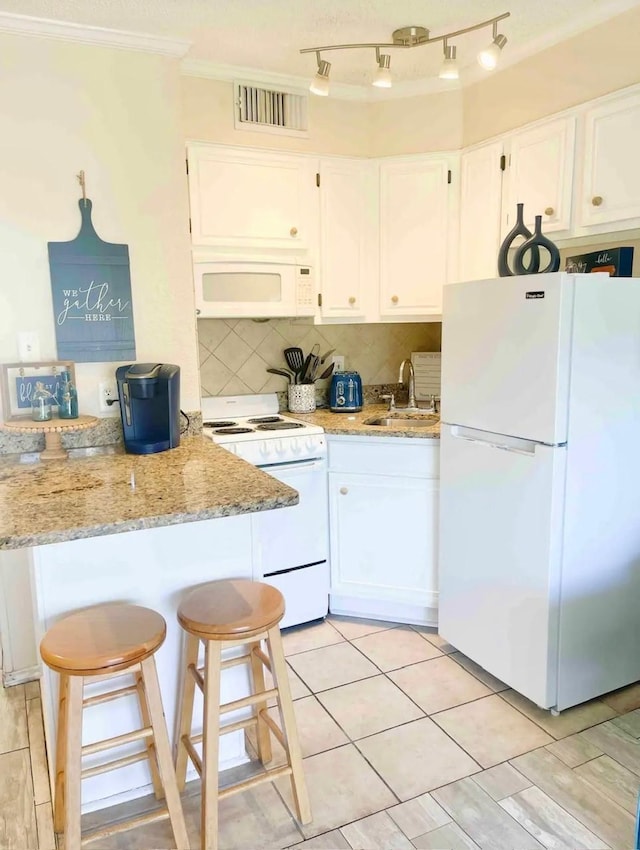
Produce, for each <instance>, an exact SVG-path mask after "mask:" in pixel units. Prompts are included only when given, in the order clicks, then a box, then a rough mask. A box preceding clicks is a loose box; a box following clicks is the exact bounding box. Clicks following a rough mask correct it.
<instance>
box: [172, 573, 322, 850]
mask: <svg viewBox="0 0 640 850" xmlns="http://www.w3.org/2000/svg"><path fill="white" fill-rule="evenodd" d="M283 616H284V599H283V596H282V594H281V593H280V591H279V590H277V589H276V588H275V587H271V586H270V585H268V584H263V583H261V582H253V581H247V580H241V579H238V580H235V579H234V580H227V581H213V582H209V583H207V584H204V585H201V586H200V587H197V588H195V589H194V590H192V591H191V593H190V594H189V595H188V596H187V597H186V598H185V599H184V601H183V602H182V604H181V605H180V607H179V608H178V621H179V622H180V625H181V626H182V628H183V629H184V630H185V631H186V633H187V639H186V644H185V661H184V670H183V677H184V678H183V689H182V692H183V696H182V705H181V709H180V723H179V727H178V729H179V731H178V751H177V761H176V774H177V777H178V787H179V789H180V790H183V788H184V784H185V779H186V772H187V761H188V759H190V760H191V762H192V763H193V764H194V766H195V768H196V770H197V771H198V773H199V774H200V778H201V780H202V806H201V847H202V850H217V848H218V801H219V800H222V799H224V798H225V797H228V796H230V795H231V794H236V793H238V792H240V791H244V790H246V789H248V788H253V787H255V786H256V785H259V784H260V783H262V782H266V781H272V780H274V779H277V778H278V777H280V776H289V778H290V781H291V790H292V793H293V800H294V805H295V808H296V813H297V816H298V819H299V821H300V822H301V823H309V822H310V821H311V808H310V805H309V798H308V795H307V789H306V784H305V780H304V773H303V768H302V754H301V751H300V744H299V741H298V732H297V728H296V720H295V715H294V711H293V702H292V700H291V690H290V686H289V678H288V674H287V666H286V663H285V659H284V651H283V648H282V638H281V635H280V627H279V623H280V620H281V619H282V617H283ZM263 640H264V641H265V643H266V649H267V653H265V652H264V651H263V649H262V643H261V641H263ZM201 641H202V642H203V643H204V649H205V652H204V667H203V668H198V651H199V648H200V642H201ZM234 646H245V647H246V653H245V654H244V655H241V656H238V657H234V658H229V659H228V660H225V661H223V660H222V655H221V654H222V650H223V649H228V648H230V647H234ZM237 664H248V665H249V668H250V672H251V683H252V691H253V692H252V694H250V695H249V696H247V697H243V698H241V699H236V700H234V701H233V702H229V703H226V704H225V705H220V674H221V671H222V670H224V669H225V668H228V667H231V666H235V665H237ZM265 667H266V668H267V670H269V671H270V673H271V675H272V677H273V681H274V686H273V687H272V688H270V689H267V688H266V686H265V678H264V668H265ZM196 685H198V687H199V688H200V690H201V691H202V693H203V695H204V716H203V724H202V729H203V732H202V734H201V735H196V736H192V723H193V701H194V696H195V686H196ZM273 697H275V698H276V700H277V706H278V710H279V714H280V726H279V725H278V724H277V723H276V722H275V720H273V718H272V717H271V715H270V714H269V713H268V711H267V707H268V700H269V699H271V698H273ZM248 706H251V707H252V716H251V717H250V718H247V719H245V720H238V721H237V722H234V723H227V724H225V725H221V724H220V715H221V714H225V713H227V712H230V711H237V710H238V709H241V708H246V707H248ZM250 727H257V742H258V756H259V758H260V761H261V762H262V764H263V765H265V766H266V765H267V764H268V762H270V761H271V759H272V753H271V739H270V733H273V735H274V736H275V737H276V739H277V740H278V741H279V742H280V744H281V745H282V747H283V749H284V751H285V755H286V764H285V765H284V766H282V767H276V768H272V769H268V768H267V769H265V772H264V773H260V774H258V775H256V776H252V777H251V778H250V779H246V780H244V781H243V782H239V783H237V784H235V785H231V786H229V787H226V788H224V789H222V790H219V788H218V750H219V736H220V735H224V734H227V733H229V732H235V731H237V730H240V729H244V730H246V729H248V728H250ZM200 742H202V758H200V756H199V755H198V753H197V751H196V749H195V746H194V745H195V744H197V743H200Z"/></svg>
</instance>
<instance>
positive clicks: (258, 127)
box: [234, 83, 309, 136]
mask: <svg viewBox="0 0 640 850" xmlns="http://www.w3.org/2000/svg"><path fill="white" fill-rule="evenodd" d="M234 88H235V95H236V96H235V104H234V119H235V128H236V130H252V131H253V132H264V133H279V134H282V135H285V136H307V135H308V132H309V131H308V123H307V102H308V99H309V98H308V96H307V94H299V93H297V92H293V91H288V90H286V89H279V88H277V87H273V86H270V87H269V88H265V87H263V86H257V85H253V84H250V83H234Z"/></svg>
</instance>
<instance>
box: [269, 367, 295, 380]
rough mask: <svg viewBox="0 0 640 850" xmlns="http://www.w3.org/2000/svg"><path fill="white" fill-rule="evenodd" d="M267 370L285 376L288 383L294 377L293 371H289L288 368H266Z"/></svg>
mask: <svg viewBox="0 0 640 850" xmlns="http://www.w3.org/2000/svg"><path fill="white" fill-rule="evenodd" d="M267 372H269V373H270V374H271V375H281V376H282V377H283V378H286V379H287V380H288V381H289V383H290V384H291V383H293V379H294V378H295V375H294V374H293V372H290V371H289V370H288V369H267Z"/></svg>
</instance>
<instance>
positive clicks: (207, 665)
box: [200, 640, 221, 850]
mask: <svg viewBox="0 0 640 850" xmlns="http://www.w3.org/2000/svg"><path fill="white" fill-rule="evenodd" d="M220 672H221V649H220V644H219V643H218V642H217V641H211V640H208V641H206V642H205V650H204V713H203V728H202V732H203V739H202V802H201V805H200V811H201V817H202V822H201V828H200V835H201V848H202V850H218V751H219V748H220V738H219V727H220Z"/></svg>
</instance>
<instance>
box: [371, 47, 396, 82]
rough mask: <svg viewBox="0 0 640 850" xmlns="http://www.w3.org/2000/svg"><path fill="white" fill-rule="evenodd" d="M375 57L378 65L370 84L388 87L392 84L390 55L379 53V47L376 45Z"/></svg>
mask: <svg viewBox="0 0 640 850" xmlns="http://www.w3.org/2000/svg"><path fill="white" fill-rule="evenodd" d="M376 59H377V61H378V67H377V68H376V73H375V76H374V78H373V83H372V85H374V86H376V87H377V88H379V89H390V88H391V85H392V80H391V71H390V66H391V56H390V55H389V54H388V53H380V48H379V47H376Z"/></svg>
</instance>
